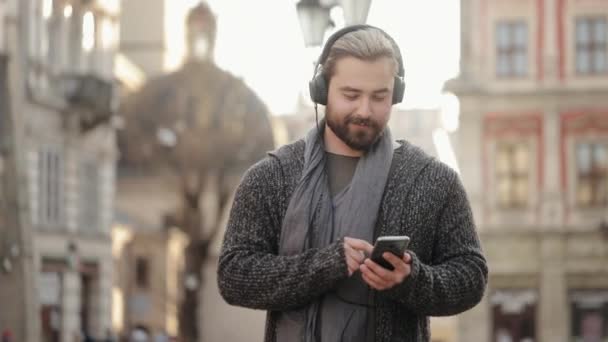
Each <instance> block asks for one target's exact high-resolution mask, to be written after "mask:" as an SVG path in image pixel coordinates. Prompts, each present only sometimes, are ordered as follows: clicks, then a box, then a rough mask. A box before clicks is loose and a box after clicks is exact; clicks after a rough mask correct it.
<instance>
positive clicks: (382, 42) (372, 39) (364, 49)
mask: <svg viewBox="0 0 608 342" xmlns="http://www.w3.org/2000/svg"><path fill="white" fill-rule="evenodd" d="M344 57H355V58H357V59H361V60H364V61H375V60H377V59H378V58H381V57H388V58H390V59H391V60H393V62H394V66H395V75H397V72H398V69H399V58H401V56H399V49H398V48H397V47H396V46H395V43H394V42H393V41H392V40H391V38H389V37H387V35H386V34H385V33H384V32H382V31H380V30H378V29H376V28H372V27H370V28H364V29H360V30H356V31H353V32H349V33H347V34H345V35H344V36H342V37H340V38H339V39H338V40H336V42H335V43H334V44H333V45H332V46H331V48H330V50H329V54H328V56H327V59H326V60H325V62H323V64H322V70H323V75H324V76H325V79H326V80H328V81H329V80H330V79H331V77H332V76H333V75H334V73H335V68H336V63H337V62H338V60H340V59H341V58H344Z"/></svg>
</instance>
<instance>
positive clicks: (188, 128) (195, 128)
mask: <svg viewBox="0 0 608 342" xmlns="http://www.w3.org/2000/svg"><path fill="white" fill-rule="evenodd" d="M123 103H124V104H123V105H122V108H121V110H120V112H121V114H122V115H123V116H124V118H125V123H126V124H125V128H124V129H123V130H122V132H120V133H119V148H120V149H121V155H122V156H123V162H124V163H126V164H128V165H129V166H130V167H136V168H138V169H139V170H140V172H142V173H143V174H147V175H150V174H155V175H158V177H159V179H162V178H163V176H162V175H163V174H173V175H176V176H177V180H178V181H177V184H175V186H176V187H177V189H178V191H179V195H180V196H179V197H180V198H181V200H180V202H181V203H178V205H177V208H178V209H177V210H175V211H173V212H167V213H164V214H165V215H164V216H165V218H166V222H165V224H166V225H171V226H177V227H180V228H181V229H182V230H183V231H184V232H185V233H186V234H187V235H188V237H189V239H190V243H189V245H188V247H187V248H186V251H185V270H184V274H185V275H186V277H187V280H188V281H185V282H184V283H185V284H186V285H187V284H189V283H192V282H194V284H202V283H203V280H204V279H203V272H202V270H203V266H204V264H205V261H206V260H207V258H208V256H209V249H210V246H211V244H212V242H213V241H214V240H215V238H216V237H217V235H218V233H219V231H220V228H221V227H220V222H219V218H220V217H221V214H222V213H223V212H225V210H226V209H227V207H228V206H229V205H230V203H229V200H230V196H231V194H232V192H233V190H234V188H235V186H236V185H237V183H238V180H239V178H240V176H241V174H242V173H243V171H244V170H245V169H246V168H247V167H248V166H250V165H251V164H252V163H254V162H255V161H256V160H259V159H260V158H261V157H263V155H264V153H265V152H266V151H269V150H270V149H272V148H273V135H272V129H271V125H270V119H269V116H268V110H267V108H266V106H265V105H264V104H263V102H262V101H261V100H260V99H259V98H258V97H257V96H256V95H255V94H254V93H253V91H252V90H250V89H249V88H248V87H247V86H246V85H245V84H244V82H242V81H241V80H240V79H238V78H236V77H234V76H232V75H231V74H229V73H227V72H225V71H223V70H221V69H219V68H218V67H217V66H215V65H214V64H213V63H212V62H201V61H191V62H189V63H186V64H185V65H184V66H183V67H182V69H180V70H179V71H177V72H175V73H172V74H169V75H166V76H162V77H160V78H158V79H155V80H152V81H150V82H149V83H148V84H147V85H146V86H144V87H143V88H142V89H141V90H140V91H139V92H137V93H136V94H133V95H131V96H130V97H128V98H127V99H126V100H125V101H124V102H123ZM170 178H175V177H170ZM160 181H162V180H160ZM208 192H212V193H213V194H214V195H215V196H214V198H215V201H216V203H215V204H216V205H215V206H214V207H215V210H216V213H214V215H213V216H214V217H215V218H216V220H215V223H214V224H212V225H211V226H209V227H206V226H205V221H206V220H205V219H204V215H205V214H209V213H205V211H204V210H203V202H202V198H203V197H202V195H203V194H205V193H208ZM198 288H199V286H184V296H183V298H182V301H181V305H180V315H179V316H180V337H181V338H182V340H183V341H187V342H195V341H198V336H199V333H198V325H199V322H200V321H201V320H200V317H198V315H197V313H198V312H199V310H198V306H199V303H198V298H199V296H198Z"/></svg>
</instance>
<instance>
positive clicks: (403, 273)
mask: <svg viewBox="0 0 608 342" xmlns="http://www.w3.org/2000/svg"><path fill="white" fill-rule="evenodd" d="M382 257H384V259H385V260H386V261H388V262H390V263H391V264H392V265H393V267H395V269H394V270H392V271H390V270H387V269H386V268H384V267H382V266H380V265H378V264H376V263H375V262H373V261H372V260H371V259H365V262H364V263H363V264H362V265H361V266H360V267H359V269H360V270H361V276H362V278H363V280H364V281H365V282H366V283H367V284H368V285H369V286H370V287H372V288H374V289H376V290H379V291H382V290H388V289H390V288H392V287H393V286H395V285H397V284H401V283H402V282H403V281H404V280H405V278H407V277H409V275H410V273H411V272H412V256H411V255H409V254H408V253H405V255H404V256H403V258H399V257H398V256H396V255H394V254H393V253H389V252H384V254H382Z"/></svg>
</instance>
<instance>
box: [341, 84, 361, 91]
mask: <svg viewBox="0 0 608 342" xmlns="http://www.w3.org/2000/svg"><path fill="white" fill-rule="evenodd" d="M340 90H341V91H348V92H357V93H360V92H361V90H360V89H357V88H353V87H349V86H344V87H341V88H340Z"/></svg>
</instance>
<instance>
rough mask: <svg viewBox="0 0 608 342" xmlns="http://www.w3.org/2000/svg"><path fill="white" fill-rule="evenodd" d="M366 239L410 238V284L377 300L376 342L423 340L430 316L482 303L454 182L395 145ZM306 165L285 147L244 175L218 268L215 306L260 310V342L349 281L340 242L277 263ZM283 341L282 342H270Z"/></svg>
mask: <svg viewBox="0 0 608 342" xmlns="http://www.w3.org/2000/svg"><path fill="white" fill-rule="evenodd" d="M401 144H402V146H401V147H399V148H397V149H396V150H395V153H394V156H393V167H392V168H391V173H390V174H389V178H388V181H387V185H386V189H385V191H384V197H383V200H382V204H381V207H380V211H379V213H378V221H377V223H376V227H375V229H376V231H375V232H374V236H375V237H377V236H383V235H407V236H409V237H410V238H411V243H410V245H409V251H408V252H409V253H410V254H411V255H412V272H411V274H410V276H409V277H408V278H407V279H406V280H405V281H404V282H403V283H402V284H399V285H397V286H396V287H394V288H392V289H390V290H386V291H377V292H375V303H376V308H375V317H376V329H375V330H376V341H377V342H385V341H386V342H389V341H416V342H417V341H429V339H430V336H429V321H428V319H427V318H428V316H447V315H455V314H458V313H461V312H463V311H465V310H468V309H470V308H472V307H473V306H475V305H476V304H477V303H479V301H480V300H481V298H482V297H483V293H484V290H485V288H486V284H487V274H488V268H487V265H486V260H485V258H484V257H483V254H482V250H481V246H480V243H479V238H478V236H477V233H476V231H475V224H474V221H473V215H472V212H471V209H470V205H469V202H468V199H467V196H466V193H465V191H464V188H463V186H462V183H461V182H460V179H459V177H458V175H457V174H456V173H455V172H454V171H453V170H451V169H450V168H449V167H447V166H446V165H445V164H443V163H441V162H439V161H437V160H436V159H434V158H432V157H429V156H428V155H426V154H425V153H424V152H423V151H422V150H420V149H419V148H417V147H415V146H413V145H411V144H409V143H407V142H405V141H401ZM303 164H304V141H303V140H299V141H297V142H295V143H293V144H290V145H285V146H283V147H281V148H280V149H279V151H277V153H274V154H273V155H269V156H268V157H266V158H264V159H262V160H261V161H259V162H258V163H257V164H255V165H254V166H252V167H251V168H250V169H249V170H248V171H247V172H246V173H245V175H244V176H243V179H242V181H241V184H240V185H239V187H238V189H237V192H236V195H235V199H234V203H233V206H232V209H231V213H230V218H229V221H228V226H227V230H226V234H225V237H224V241H223V245H222V250H221V253H220V258H219V265H218V285H219V289H220V293H221V295H222V297H223V298H224V299H225V300H226V302H228V303H229V304H232V305H238V306H243V307H248V308H252V309H261V310H267V311H268V315H267V322H266V334H265V341H267V342H274V341H275V340H276V338H275V324H276V319H277V313H278V312H279V311H285V310H293V309H295V308H299V307H302V306H304V305H306V304H308V303H310V302H311V301H313V300H314V299H316V298H318V297H319V296H321V295H322V294H323V293H325V292H327V291H330V290H332V289H333V288H335V287H336V285H337V284H338V282H339V281H340V280H342V279H344V278H346V277H347V276H348V268H347V264H346V260H345V257H344V244H343V241H342V240H338V241H335V242H333V243H331V244H330V245H328V246H326V247H323V248H312V249H308V250H306V251H305V252H303V253H301V254H298V255H293V256H279V255H277V254H278V246H279V240H280V234H281V222H282V220H283V217H284V215H285V211H286V209H287V204H288V203H289V198H290V196H291V194H292V192H293V190H294V188H295V186H296V184H297V182H298V181H299V179H300V177H301V174H302V168H303ZM278 342H283V341H278Z"/></svg>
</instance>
